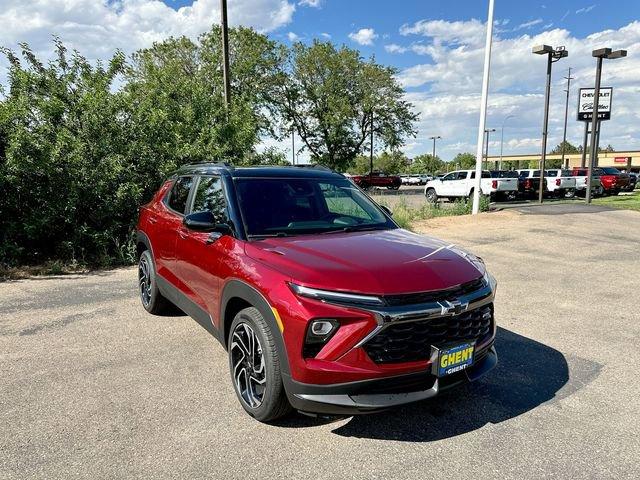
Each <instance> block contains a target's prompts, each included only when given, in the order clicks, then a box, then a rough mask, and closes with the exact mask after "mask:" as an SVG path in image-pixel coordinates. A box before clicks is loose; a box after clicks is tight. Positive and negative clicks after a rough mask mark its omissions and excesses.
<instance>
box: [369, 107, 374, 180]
mask: <svg viewBox="0 0 640 480" xmlns="http://www.w3.org/2000/svg"><path fill="white" fill-rule="evenodd" d="M369 134H370V135H371V149H370V152H369V175H372V174H373V111H372V112H371V130H370V132H369Z"/></svg>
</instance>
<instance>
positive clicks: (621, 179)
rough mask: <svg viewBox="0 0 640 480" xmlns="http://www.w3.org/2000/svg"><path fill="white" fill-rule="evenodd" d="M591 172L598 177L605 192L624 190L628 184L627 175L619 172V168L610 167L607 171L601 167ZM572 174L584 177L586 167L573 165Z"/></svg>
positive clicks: (615, 192)
mask: <svg viewBox="0 0 640 480" xmlns="http://www.w3.org/2000/svg"><path fill="white" fill-rule="evenodd" d="M593 174H594V175H595V176H597V177H600V182H601V183H602V188H603V189H604V191H605V193H608V194H616V195H617V194H618V193H619V192H620V191H621V190H624V189H625V188H627V187H628V186H629V175H627V174H625V173H622V172H620V171H619V170H617V169H615V168H612V169H609V168H608V169H607V171H605V170H603V169H602V168H597V167H596V168H594V169H593ZM572 175H574V176H576V177H585V176H587V175H588V169H587V168H584V167H573V171H572Z"/></svg>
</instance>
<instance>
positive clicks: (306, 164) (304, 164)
mask: <svg viewBox="0 0 640 480" xmlns="http://www.w3.org/2000/svg"><path fill="white" fill-rule="evenodd" d="M293 166H294V167H298V168H314V169H316V170H324V171H326V172H335V170H334V169H333V168H329V167H325V166H324V165H319V164H317V163H303V164H297V165H293Z"/></svg>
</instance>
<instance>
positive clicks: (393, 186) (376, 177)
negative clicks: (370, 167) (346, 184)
mask: <svg viewBox="0 0 640 480" xmlns="http://www.w3.org/2000/svg"><path fill="white" fill-rule="evenodd" d="M351 180H353V182H354V183H355V184H356V185H358V186H359V187H360V188H362V189H363V190H366V189H368V188H371V187H381V188H382V187H386V188H388V189H389V190H398V189H399V188H400V185H402V180H401V179H400V177H398V176H397V175H385V174H384V173H382V172H372V173H370V174H366V175H354V176H353V177H351Z"/></svg>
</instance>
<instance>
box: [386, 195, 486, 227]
mask: <svg viewBox="0 0 640 480" xmlns="http://www.w3.org/2000/svg"><path fill="white" fill-rule="evenodd" d="M384 204H385V203H384V202H382V203H381V205H384ZM472 206H473V202H467V201H465V200H456V201H455V202H453V204H448V205H443V204H440V203H435V204H431V203H427V204H425V205H422V206H420V207H411V206H409V205H408V204H407V203H406V202H405V201H404V200H402V201H400V202H399V203H397V204H396V205H394V207H393V209H392V210H393V219H394V220H395V222H396V223H397V224H398V225H399V226H400V227H401V228H404V229H406V230H411V231H413V227H412V224H413V222H417V221H420V220H429V219H431V218H436V217H451V216H457V215H469V214H471V209H472ZM488 210H489V198H488V197H484V196H483V197H480V211H481V212H486V211H488Z"/></svg>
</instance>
